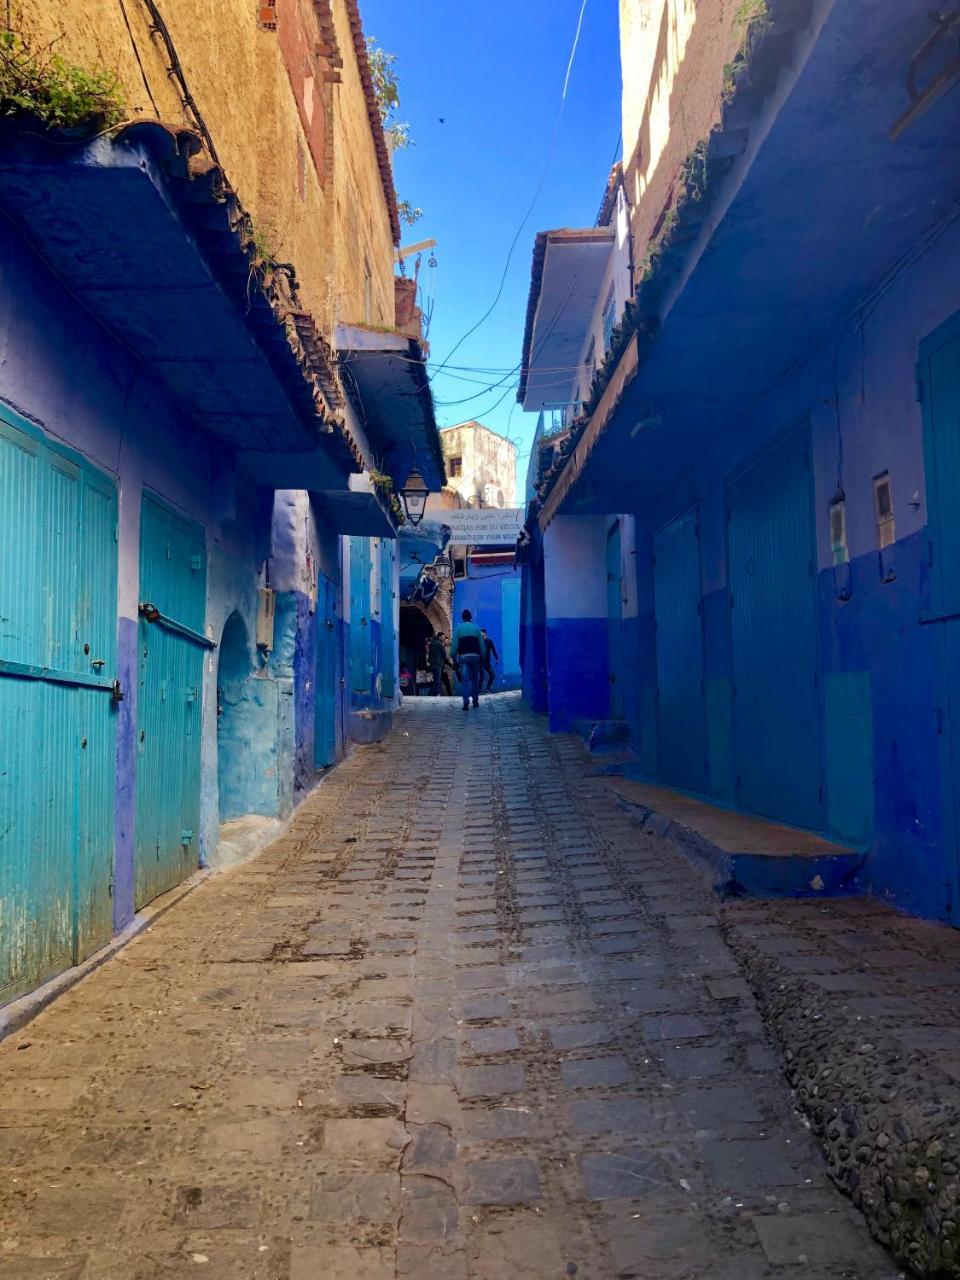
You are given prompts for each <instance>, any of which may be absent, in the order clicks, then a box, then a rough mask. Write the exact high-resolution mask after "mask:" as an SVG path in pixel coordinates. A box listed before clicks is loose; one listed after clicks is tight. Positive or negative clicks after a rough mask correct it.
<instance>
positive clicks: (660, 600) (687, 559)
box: [653, 510, 707, 791]
mask: <svg viewBox="0 0 960 1280" xmlns="http://www.w3.org/2000/svg"><path fill="white" fill-rule="evenodd" d="M653 555H654V566H653V589H654V611H655V618H656V626H657V752H658V762H659V775H660V777H661V778H662V780H663V781H664V782H670V783H672V784H673V785H674V786H678V787H686V788H688V789H690V790H692V791H703V790H705V789H706V787H707V726H706V712H705V706H704V695H703V626H702V618H701V610H700V537H699V528H698V516H697V512H696V511H695V510H692V511H687V512H686V513H685V514H684V515H682V516H680V517H679V519H677V520H674V521H673V522H672V523H671V524H669V525H667V526H666V528H664V529H661V530H660V531H659V532H658V533H656V534H655V535H654V539H653Z"/></svg>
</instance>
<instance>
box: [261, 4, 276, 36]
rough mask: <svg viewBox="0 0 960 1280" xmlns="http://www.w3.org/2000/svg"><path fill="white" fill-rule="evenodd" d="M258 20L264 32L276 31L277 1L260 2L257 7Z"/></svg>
mask: <svg viewBox="0 0 960 1280" xmlns="http://www.w3.org/2000/svg"><path fill="white" fill-rule="evenodd" d="M257 20H258V21H259V23H260V26H261V27H262V28H263V29H264V31H276V29H277V0H260V3H259V4H258V5H257Z"/></svg>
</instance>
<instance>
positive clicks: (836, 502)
mask: <svg viewBox="0 0 960 1280" xmlns="http://www.w3.org/2000/svg"><path fill="white" fill-rule="evenodd" d="M830 550H831V552H832V554H833V563H834V564H846V563H847V561H848V560H849V559H850V552H849V550H848V549H847V500H846V498H845V497H844V494H843V490H842V489H840V490H838V491H837V494H836V496H835V497H834V499H833V501H832V502H831V503H830Z"/></svg>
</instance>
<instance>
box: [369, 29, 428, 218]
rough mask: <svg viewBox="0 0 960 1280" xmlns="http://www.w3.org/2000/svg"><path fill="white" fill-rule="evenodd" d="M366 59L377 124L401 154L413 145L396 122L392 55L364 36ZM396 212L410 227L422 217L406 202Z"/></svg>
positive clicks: (394, 57)
mask: <svg viewBox="0 0 960 1280" xmlns="http://www.w3.org/2000/svg"><path fill="white" fill-rule="evenodd" d="M367 58H368V60H369V62H370V75H371V77H372V79H373V92H374V95H375V97H376V99H377V110H378V111H379V112H380V123H381V124H382V125H383V132H384V133H385V134H386V136H387V139H388V141H389V142H390V145H391V146H392V148H393V150H394V151H403V150H405V149H406V148H407V147H412V146H413V145H414V141H413V138H412V137H411V136H410V125H409V124H408V123H407V122H406V121H405V120H398V119H397V112H398V111H399V110H400V81H399V79H398V77H397V72H396V62H397V55H396V54H395V53H387V51H386V50H385V49H381V47H380V45H379V43H378V42H377V38H376V36H368V37H367ZM397 213H398V214H399V215H400V220H401V222H405V223H406V224H407V226H408V227H412V226H413V224H414V223H415V222H419V220H420V219H421V218H422V217H423V210H422V209H421V208H419V207H418V206H417V205H414V204H412V203H411V202H410V201H409V200H398V201H397Z"/></svg>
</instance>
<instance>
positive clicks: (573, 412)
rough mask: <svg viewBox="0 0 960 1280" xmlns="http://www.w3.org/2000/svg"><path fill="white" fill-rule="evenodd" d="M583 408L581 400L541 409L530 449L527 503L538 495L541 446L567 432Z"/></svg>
mask: <svg viewBox="0 0 960 1280" xmlns="http://www.w3.org/2000/svg"><path fill="white" fill-rule="evenodd" d="M582 408H583V403H582V401H580V400H566V401H557V402H556V403H553V404H545V405H543V407H542V408H541V410H540V416H539V417H538V418H537V430H536V432H535V434H534V437H533V444H532V445H531V447H530V461H529V463H528V464H527V488H526V494H527V498H526V500H527V502H529V501H530V500H531V499H532V498H533V496H534V494H535V493H536V489H537V484H538V483H539V480H540V455H541V448H540V446H541V445H542V444H543V443H544V442H546V441H549V440H550V438H551V437H552V436H556V435H559V434H560V433H561V432H562V431H566V429H567V428H568V427H569V426H570V424H571V422H572V421H573V419H574V418H575V417H576V416H577V414H578V413H580V411H581V410H582Z"/></svg>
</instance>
